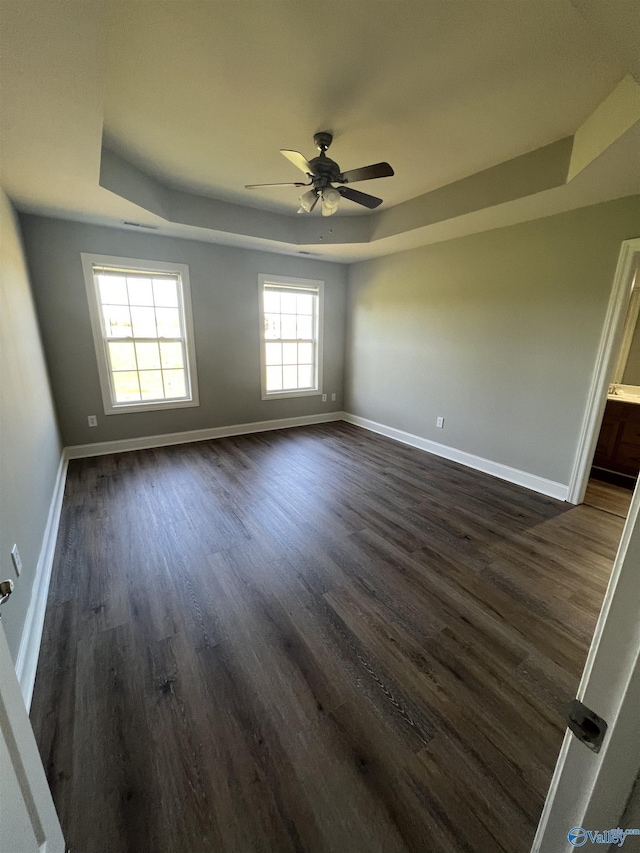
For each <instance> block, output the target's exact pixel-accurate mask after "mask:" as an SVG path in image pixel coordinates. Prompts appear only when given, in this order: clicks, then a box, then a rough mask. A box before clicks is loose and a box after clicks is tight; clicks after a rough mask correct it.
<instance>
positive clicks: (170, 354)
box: [160, 342, 184, 367]
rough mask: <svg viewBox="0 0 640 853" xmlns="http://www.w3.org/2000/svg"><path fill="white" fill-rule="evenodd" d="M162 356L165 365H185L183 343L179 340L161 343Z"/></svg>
mask: <svg viewBox="0 0 640 853" xmlns="http://www.w3.org/2000/svg"><path fill="white" fill-rule="evenodd" d="M160 358H161V359H162V366H163V367H184V356H183V353H182V344H180V343H177V342H176V343H161V344H160Z"/></svg>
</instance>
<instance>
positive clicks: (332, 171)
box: [245, 130, 394, 216]
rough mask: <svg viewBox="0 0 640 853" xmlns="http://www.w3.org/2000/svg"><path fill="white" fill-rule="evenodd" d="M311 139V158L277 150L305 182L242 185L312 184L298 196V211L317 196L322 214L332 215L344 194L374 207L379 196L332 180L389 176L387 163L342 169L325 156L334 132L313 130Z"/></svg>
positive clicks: (345, 181) (307, 208)
mask: <svg viewBox="0 0 640 853" xmlns="http://www.w3.org/2000/svg"><path fill="white" fill-rule="evenodd" d="M313 141H314V142H315V144H316V146H317V147H318V149H319V150H320V154H319V155H318V156H317V157H314V158H313V159H312V160H307V159H306V157H305V156H304V155H303V154H301V153H300V152H299V151H290V150H289V149H288V148H281V149H280V153H281V154H283V155H284V156H285V157H286V158H287V160H289V161H290V162H291V163H293V165H294V166H296V167H297V168H298V169H300V170H301V171H302V172H304V173H305V175H306V176H307V178H309V181H308V183H301V182H295V183H290V184H287V183H276V184H246V185H245V189H248V190H254V189H259V188H260V187H286V186H289V187H313V189H310V190H308V191H307V192H306V193H303V194H302V195H301V196H300V208H299V210H298V213H311V212H312V210H313V209H314V208H315V206H316V204H317V203H318V200H320V201H321V205H320V207H321V210H322V215H323V216H333V214H334V213H335V212H336V211H337V209H338V206H339V204H340V198H346V199H348V200H349V201H353V202H355V203H356V204H361V205H362V206H363V207H367V208H369V210H373V209H374V208H376V207H378V205H380V204H382V199H381V198H377V197H376V196H373V195H368V194H367V193H363V192H360V191H359V190H354V189H351V187H346V186H341V187H334V186H333V184H349V183H354V182H355V181H369V180H372V179H373V178H387V177H391V176H392V175H393V174H394V172H393V169H392V168H391V166H390V165H389V164H388V163H373V164H372V165H371V166H363V167H362V168H360V169H351V170H349V171H347V172H341V171H340V166H338V164H337V163H336V162H335V160H331V158H329V157H327V149H328V148H329V146H330V145H331V142H332V141H333V136H332V135H331V134H330V133H329V132H328V131H326V130H323V131H320V132H319V133H316V134H315V135H314V137H313Z"/></svg>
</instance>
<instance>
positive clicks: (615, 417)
mask: <svg viewBox="0 0 640 853" xmlns="http://www.w3.org/2000/svg"><path fill="white" fill-rule="evenodd" d="M593 465H594V467H596V468H604V469H606V470H607V471H615V472H616V473H618V474H626V475H627V476H630V477H637V476H638V472H640V404H638V403H629V402H625V401H622V400H611V399H609V400H607V406H606V408H605V412H604V418H603V421H602V427H601V429H600V436H599V438H598V445H597V447H596V453H595V456H594V458H593Z"/></svg>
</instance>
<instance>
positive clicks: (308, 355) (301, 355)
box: [298, 344, 313, 364]
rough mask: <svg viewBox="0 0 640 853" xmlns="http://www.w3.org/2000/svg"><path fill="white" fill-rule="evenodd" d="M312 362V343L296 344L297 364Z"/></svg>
mask: <svg viewBox="0 0 640 853" xmlns="http://www.w3.org/2000/svg"><path fill="white" fill-rule="evenodd" d="M312 363H313V344H298V364H312Z"/></svg>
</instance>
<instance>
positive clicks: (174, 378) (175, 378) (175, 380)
mask: <svg viewBox="0 0 640 853" xmlns="http://www.w3.org/2000/svg"><path fill="white" fill-rule="evenodd" d="M162 375H163V376H164V395H165V397H166V398H167V399H172V400H173V399H176V398H178V397H186V396H187V383H186V380H185V375H184V370H163V371H162Z"/></svg>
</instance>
